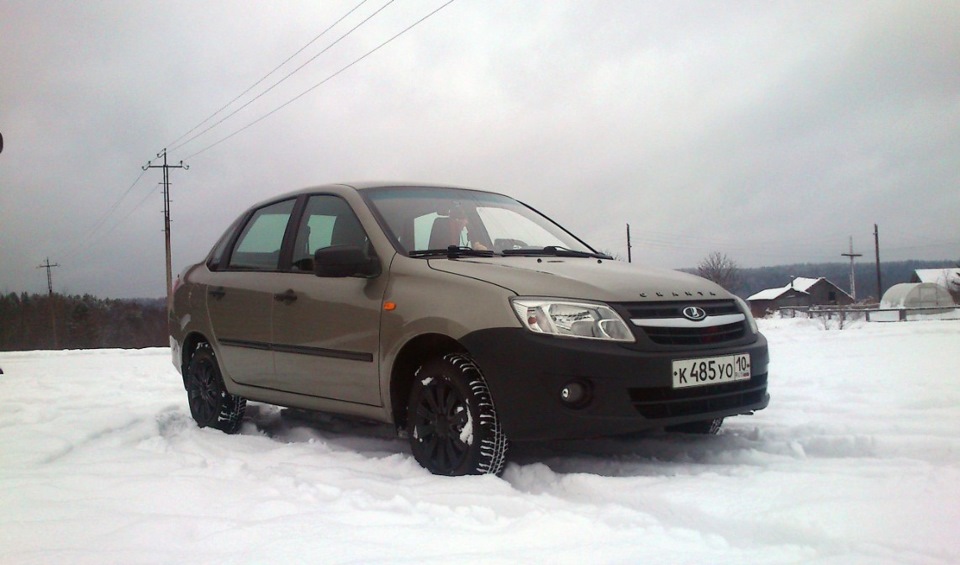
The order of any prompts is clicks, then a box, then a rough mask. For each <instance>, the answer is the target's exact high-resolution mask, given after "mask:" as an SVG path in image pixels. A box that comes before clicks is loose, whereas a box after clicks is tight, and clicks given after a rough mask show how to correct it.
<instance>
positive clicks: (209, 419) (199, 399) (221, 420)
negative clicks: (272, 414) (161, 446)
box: [185, 343, 247, 434]
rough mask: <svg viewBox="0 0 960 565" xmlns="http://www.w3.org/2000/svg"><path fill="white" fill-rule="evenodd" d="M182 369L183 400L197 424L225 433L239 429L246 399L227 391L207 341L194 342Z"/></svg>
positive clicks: (231, 432)
mask: <svg viewBox="0 0 960 565" xmlns="http://www.w3.org/2000/svg"><path fill="white" fill-rule="evenodd" d="M186 373H187V374H186V379H185V380H186V383H185V384H186V388H187V402H188V403H189V404H190V414H191V415H192V416H193V419H194V420H195V421H196V422H197V425H199V426H200V427H201V428H205V427H211V428H216V429H218V430H221V431H224V432H226V433H228V434H233V433H236V432H237V431H239V430H240V424H241V423H242V422H243V413H244V411H245V410H246V406H247V401H246V399H245V398H242V397H240V396H235V395H232V394H230V393H229V392H227V389H226V388H225V387H224V385H223V376H222V375H221V374H220V366H219V365H218V364H217V359H216V357H215V355H214V353H213V349H211V348H210V344H208V343H201V344H199V345H198V346H197V350H196V351H195V352H194V354H193V357H191V358H190V363H189V364H188V365H187V371H186Z"/></svg>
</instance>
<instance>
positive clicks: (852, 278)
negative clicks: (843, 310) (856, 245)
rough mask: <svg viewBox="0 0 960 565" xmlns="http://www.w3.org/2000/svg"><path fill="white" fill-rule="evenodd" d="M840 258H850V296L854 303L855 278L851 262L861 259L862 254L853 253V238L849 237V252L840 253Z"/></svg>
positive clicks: (855, 292) (855, 291)
mask: <svg viewBox="0 0 960 565" xmlns="http://www.w3.org/2000/svg"><path fill="white" fill-rule="evenodd" d="M840 256H841V257H849V258H850V296H852V297H853V299H854V301H856V299H857V278H856V275H855V274H854V273H855V271H854V270H853V262H854V260H855V259H856V258H857V257H863V253H854V252H853V236H850V252H849V253H841V254H840Z"/></svg>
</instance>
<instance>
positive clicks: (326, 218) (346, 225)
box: [293, 194, 367, 271]
mask: <svg viewBox="0 0 960 565" xmlns="http://www.w3.org/2000/svg"><path fill="white" fill-rule="evenodd" d="M333 245H350V246H354V247H359V248H361V249H367V234H366V232H365V231H364V230H363V226H361V225H360V220H358V219H357V216H356V214H354V213H353V209H352V208H350V205H349V204H347V202H346V201H345V200H344V199H342V198H340V197H338V196H330V195H327V194H321V195H317V196H311V197H310V199H309V200H308V201H307V207H306V209H305V210H304V212H303V219H302V220H301V221H300V228H299V229H298V231H297V239H296V243H294V247H293V270H295V271H313V255H314V253H316V252H317V250H318V249H324V248H326V247H330V246H333Z"/></svg>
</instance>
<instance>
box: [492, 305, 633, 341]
mask: <svg viewBox="0 0 960 565" xmlns="http://www.w3.org/2000/svg"><path fill="white" fill-rule="evenodd" d="M510 303H511V305H512V306H513V310H514V312H516V313H517V317H518V318H520V323H521V324H523V327H525V328H527V329H528V330H530V331H532V332H534V333H541V334H552V335H559V336H566V337H579V338H586V339H605V340H610V341H633V334H632V333H630V329H629V328H628V327H627V324H626V323H624V321H623V318H621V317H620V316H619V315H618V314H617V313H616V312H614V311H613V309H612V308H610V307H609V306H607V305H605V304H597V303H592V302H572V301H566V300H541V299H534V298H513V299H511V300H510Z"/></svg>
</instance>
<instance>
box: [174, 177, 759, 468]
mask: <svg viewBox="0 0 960 565" xmlns="http://www.w3.org/2000/svg"><path fill="white" fill-rule="evenodd" d="M170 331H171V344H172V346H173V362H174V365H176V367H177V369H178V370H179V371H180V372H181V374H182V375H183V383H184V387H185V389H186V391H187V397H188V401H189V404H190V411H191V413H192V415H193V417H194V419H195V420H196V421H197V423H198V424H199V425H200V426H212V427H216V428H219V429H221V430H223V431H226V432H228V433H233V432H236V431H238V429H239V428H240V424H241V421H242V418H243V412H244V408H245V406H246V400H247V399H250V400H255V401H259V402H266V403H272V404H276V405H280V406H287V407H296V408H300V409H308V410H319V411H325V412H331V413H338V414H346V415H354V416H360V417H365V418H372V419H375V420H379V421H383V422H388V423H391V424H394V425H396V427H397V430H398V432H399V433H400V434H402V435H406V436H407V437H409V440H410V444H411V449H412V452H413V455H414V456H415V457H416V459H417V461H419V462H420V464H421V465H423V466H424V467H425V468H427V469H429V470H430V471H431V472H433V473H437V474H445V475H462V474H476V473H500V472H501V471H502V470H503V467H504V465H505V462H506V457H507V451H508V447H509V441H531V440H546V439H562V438H592V437H600V436H611V435H617V434H627V433H633V432H638V431H642V430H647V429H651V428H667V429H673V430H679V431H685V432H698V433H715V432H716V431H717V429H718V428H719V426H720V423H721V422H722V421H723V418H725V417H728V416H733V415H737V414H749V413H752V412H753V411H755V410H759V409H762V408H764V407H766V406H767V403H768V402H769V395H768V394H767V363H768V354H767V343H766V340H765V339H764V337H763V336H762V335H761V334H760V333H759V332H758V331H757V327H756V323H755V322H754V320H753V318H752V317H751V315H750V310H749V308H747V307H746V305H745V304H744V303H743V301H742V300H740V299H739V298H736V297H735V296H733V295H731V294H730V293H728V292H727V291H725V290H723V289H722V288H720V287H718V286H717V285H715V284H713V283H711V282H709V281H706V280H704V279H701V278H698V277H695V276H692V275H688V274H684V273H679V272H674V271H666V270H654V269H646V268H642V267H638V266H636V265H631V264H627V263H623V262H621V261H615V260H613V259H612V258H610V257H608V256H606V255H604V254H601V253H597V252H596V251H595V250H593V249H592V248H591V247H590V246H588V245H587V244H585V243H584V242H582V241H581V240H580V239H578V238H577V237H576V236H574V235H572V234H571V233H570V232H568V231H566V230H565V229H564V228H562V227H560V226H559V225H558V224H556V223H555V222H553V221H552V220H550V219H549V218H547V217H545V216H543V215H542V214H540V213H539V212H537V211H536V210H534V209H532V208H530V207H528V206H526V205H524V204H522V203H520V202H518V201H516V200H514V199H512V198H509V197H507V196H504V195H501V194H496V193H491V192H483V191H477V190H468V189H461V188H452V187H441V186H426V185H402V184H349V185H348V184H335V185H327V186H319V187H315V188H311V189H307V190H303V191H300V192H295V193H291V194H287V195H283V196H279V197H277V198H274V199H271V200H269V201H267V202H263V203H260V204H257V205H256V206H254V207H253V208H251V209H250V210H248V211H247V212H246V213H244V214H243V215H242V216H241V217H240V218H239V219H237V221H236V222H234V224H233V225H232V226H231V227H230V228H229V229H228V230H227V231H226V233H225V234H224V235H223V237H222V238H221V239H220V241H219V242H218V243H217V244H216V246H215V247H214V249H213V250H212V251H211V252H210V254H209V255H208V256H207V258H206V259H205V260H204V261H203V262H201V263H198V264H196V265H193V266H190V267H188V268H187V269H186V270H184V272H183V273H182V274H181V275H180V277H179V279H178V281H177V285H176V289H175V291H174V304H173V309H172V311H171V313H170ZM508 438H509V441H508Z"/></svg>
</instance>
